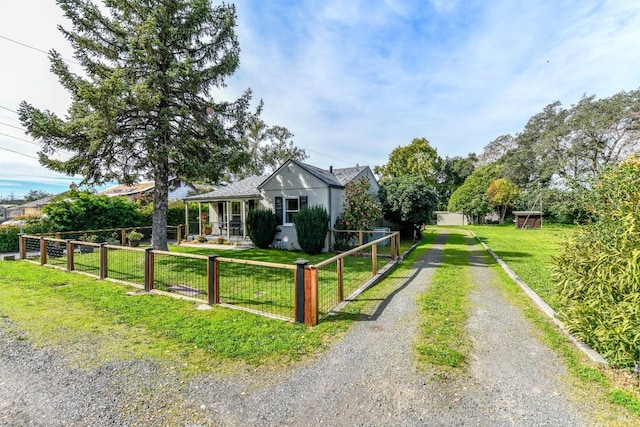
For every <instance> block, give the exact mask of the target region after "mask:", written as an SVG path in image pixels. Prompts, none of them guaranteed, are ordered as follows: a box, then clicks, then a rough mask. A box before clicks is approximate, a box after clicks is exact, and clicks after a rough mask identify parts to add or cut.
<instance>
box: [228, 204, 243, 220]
mask: <svg viewBox="0 0 640 427" xmlns="http://www.w3.org/2000/svg"><path fill="white" fill-rule="evenodd" d="M231 221H232V222H238V223H239V222H241V221H242V208H241V206H240V202H231Z"/></svg>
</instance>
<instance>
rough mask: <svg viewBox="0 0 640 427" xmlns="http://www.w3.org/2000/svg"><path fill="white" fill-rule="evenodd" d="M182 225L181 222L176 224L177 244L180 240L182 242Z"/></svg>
mask: <svg viewBox="0 0 640 427" xmlns="http://www.w3.org/2000/svg"><path fill="white" fill-rule="evenodd" d="M182 227H183V226H182V224H180V225H179V226H178V231H177V233H178V236H177V240H178V244H180V242H182Z"/></svg>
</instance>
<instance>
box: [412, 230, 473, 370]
mask: <svg viewBox="0 0 640 427" xmlns="http://www.w3.org/2000/svg"><path fill="white" fill-rule="evenodd" d="M465 234H466V233H465ZM466 246H467V245H466V241H465V237H464V236H463V235H462V234H461V233H459V232H456V231H451V232H450V234H449V237H448V240H447V244H446V246H445V250H444V252H443V259H442V264H441V266H440V267H438V269H437V270H436V271H435V273H434V275H433V277H432V279H431V283H430V285H429V288H428V290H427V291H426V292H425V293H424V294H423V295H421V296H420V298H419V300H418V306H419V316H420V333H419V337H418V339H417V347H416V349H417V352H418V360H419V361H420V362H421V363H422V364H429V365H434V366H436V367H439V369H443V368H444V369H445V371H446V369H447V368H452V369H453V370H455V369H459V368H463V367H464V366H466V364H467V359H468V352H469V350H470V346H469V340H468V339H467V334H466V331H465V323H466V320H467V318H468V317H469V312H470V308H471V303H470V300H469V297H468V293H469V290H470V288H471V277H470V274H469V269H468V267H467V264H468V256H469V255H468V251H467V249H466Z"/></svg>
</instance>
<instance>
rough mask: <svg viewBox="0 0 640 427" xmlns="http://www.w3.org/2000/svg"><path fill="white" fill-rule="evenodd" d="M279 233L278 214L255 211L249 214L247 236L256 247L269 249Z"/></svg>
mask: <svg viewBox="0 0 640 427" xmlns="http://www.w3.org/2000/svg"><path fill="white" fill-rule="evenodd" d="M277 232H278V218H277V217H276V214H275V213H273V212H271V211H267V210H260V209H254V210H252V211H249V213H248V214H247V234H248V235H249V238H250V239H251V241H252V242H253V244H254V245H256V246H257V247H259V248H260V249H266V248H268V247H269V245H270V244H271V242H273V239H274V238H275V237H276V233H277Z"/></svg>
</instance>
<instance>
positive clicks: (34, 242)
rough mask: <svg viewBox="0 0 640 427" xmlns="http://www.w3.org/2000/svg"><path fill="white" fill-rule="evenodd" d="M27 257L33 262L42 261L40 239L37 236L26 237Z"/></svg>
mask: <svg viewBox="0 0 640 427" xmlns="http://www.w3.org/2000/svg"><path fill="white" fill-rule="evenodd" d="M23 239H24V240H23V241H24V253H25V257H26V259H28V260H31V261H38V262H39V261H40V254H41V252H40V238H39V237H36V236H24V237H23Z"/></svg>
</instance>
